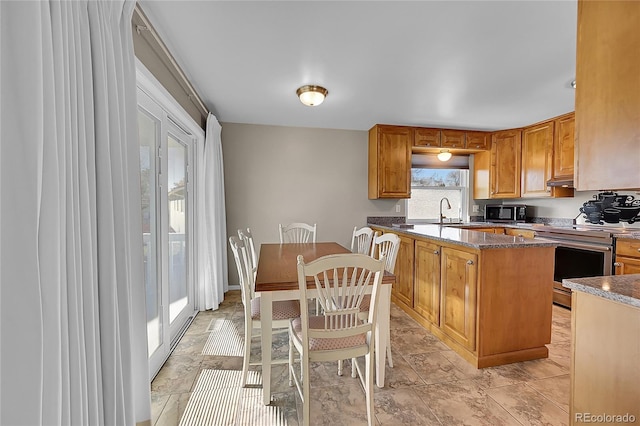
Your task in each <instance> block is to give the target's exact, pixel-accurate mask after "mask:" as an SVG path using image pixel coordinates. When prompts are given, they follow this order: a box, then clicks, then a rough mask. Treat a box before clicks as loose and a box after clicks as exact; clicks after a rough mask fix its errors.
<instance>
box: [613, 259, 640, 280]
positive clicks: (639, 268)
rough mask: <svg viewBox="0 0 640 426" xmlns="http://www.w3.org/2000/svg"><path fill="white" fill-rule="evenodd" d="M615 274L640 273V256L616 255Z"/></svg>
mask: <svg viewBox="0 0 640 426" xmlns="http://www.w3.org/2000/svg"><path fill="white" fill-rule="evenodd" d="M614 266H615V268H616V271H615V274H616V275H628V274H640V258H633V257H624V256H616V262H615V263H614Z"/></svg>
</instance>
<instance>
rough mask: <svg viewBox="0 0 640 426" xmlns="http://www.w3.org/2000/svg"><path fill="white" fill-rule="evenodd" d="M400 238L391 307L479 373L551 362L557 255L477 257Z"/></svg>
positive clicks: (491, 253) (450, 245)
mask: <svg viewBox="0 0 640 426" xmlns="http://www.w3.org/2000/svg"><path fill="white" fill-rule="evenodd" d="M395 233H397V234H398V235H399V236H400V237H401V246H400V251H399V253H398V260H397V262H396V284H394V286H393V290H392V301H393V302H394V303H395V304H396V305H397V306H398V307H400V308H401V309H402V310H404V311H405V312H406V313H408V314H409V315H410V316H411V317H412V318H413V319H415V320H416V321H417V322H418V323H420V324H421V325H422V326H423V327H425V328H426V329H428V330H429V331H431V333H432V334H433V335H434V336H436V337H437V338H439V339H440V340H442V342H444V343H445V344H446V345H448V346H449V347H450V348H451V349H453V350H454V351H455V352H457V353H458V354H459V355H460V356H462V357H463V358H464V359H465V360H467V361H468V362H469V363H471V364H472V365H473V366H475V367H477V368H484V367H491V366H495V365H502V364H508V363H513V362H519V361H527V360H532V359H539V358H546V357H547V356H548V355H549V351H548V349H547V347H546V346H545V345H546V344H548V343H550V342H551V309H552V299H553V263H554V252H555V248H554V247H526V248H522V247H518V248H491V249H482V250H480V249H477V248H472V247H467V246H463V245H461V244H456V243H455V242H448V241H442V240H434V239H430V238H428V237H422V236H416V235H412V234H410V233H404V231H398V232H395ZM409 277H411V278H409Z"/></svg>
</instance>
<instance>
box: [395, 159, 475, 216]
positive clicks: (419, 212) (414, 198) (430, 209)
mask: <svg viewBox="0 0 640 426" xmlns="http://www.w3.org/2000/svg"><path fill="white" fill-rule="evenodd" d="M467 158H468V157H467ZM447 166H449V164H447ZM447 166H445V167H447ZM465 166H466V168H464V167H465ZM436 167H437V168H436ZM441 167H442V166H439V164H438V163H433V162H429V164H420V163H419V162H417V161H415V160H414V161H413V164H412V168H411V198H409V199H408V200H407V202H406V213H407V221H408V222H412V223H419V222H437V221H438V220H439V214H440V201H441V200H442V198H443V197H446V198H447V199H448V200H449V203H450V205H451V209H447V208H446V207H447V205H446V202H443V207H442V214H443V215H444V216H445V217H446V219H444V222H450V221H453V222H459V221H465V220H468V217H469V214H468V204H469V200H468V198H469V169H468V162H467V163H466V164H465V163H464V162H463V163H458V165H456V164H455V163H454V164H452V165H451V166H449V167H451V168H441Z"/></svg>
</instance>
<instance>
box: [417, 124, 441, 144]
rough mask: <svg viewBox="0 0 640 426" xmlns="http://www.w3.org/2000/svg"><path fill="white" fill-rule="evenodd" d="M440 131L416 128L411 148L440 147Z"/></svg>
mask: <svg viewBox="0 0 640 426" xmlns="http://www.w3.org/2000/svg"><path fill="white" fill-rule="evenodd" d="M440 141H441V137H440V129H427V128H423V127H420V128H416V129H415V132H414V138H413V146H431V147H439V146H440Z"/></svg>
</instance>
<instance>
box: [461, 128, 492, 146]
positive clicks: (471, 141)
mask: <svg viewBox="0 0 640 426" xmlns="http://www.w3.org/2000/svg"><path fill="white" fill-rule="evenodd" d="M466 133H467V135H466V139H467V148H468V149H483V150H485V149H489V143H490V142H491V138H490V137H489V134H488V133H486V132H466Z"/></svg>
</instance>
